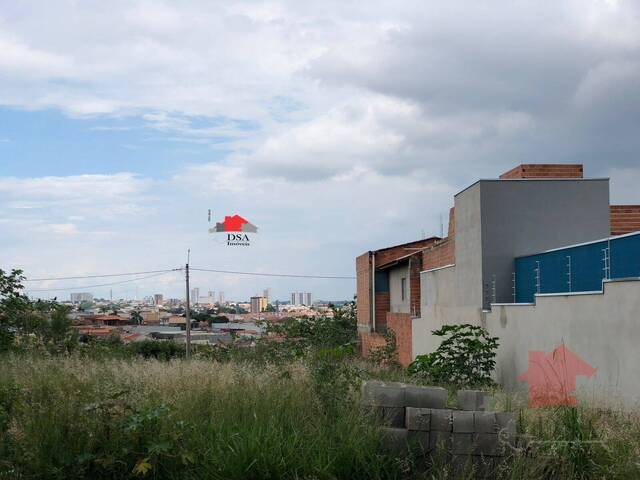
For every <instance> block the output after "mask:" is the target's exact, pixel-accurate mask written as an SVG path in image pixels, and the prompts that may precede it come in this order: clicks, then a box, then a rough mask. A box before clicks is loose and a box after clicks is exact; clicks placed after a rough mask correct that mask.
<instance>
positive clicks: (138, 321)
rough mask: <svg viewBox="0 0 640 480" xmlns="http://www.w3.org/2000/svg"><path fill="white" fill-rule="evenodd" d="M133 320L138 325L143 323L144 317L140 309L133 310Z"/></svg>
mask: <svg viewBox="0 0 640 480" xmlns="http://www.w3.org/2000/svg"><path fill="white" fill-rule="evenodd" d="M131 320H132V321H133V322H134V323H135V324H136V325H142V322H143V321H144V318H143V317H142V313H141V312H140V310H134V311H133V312H131Z"/></svg>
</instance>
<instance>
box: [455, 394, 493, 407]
mask: <svg viewBox="0 0 640 480" xmlns="http://www.w3.org/2000/svg"><path fill="white" fill-rule="evenodd" d="M489 397H490V395H489V394H488V393H487V392H483V391H482V390H458V392H457V395H456V399H457V403H458V408H459V409H460V410H481V411H484V410H486V409H487V407H488V403H489Z"/></svg>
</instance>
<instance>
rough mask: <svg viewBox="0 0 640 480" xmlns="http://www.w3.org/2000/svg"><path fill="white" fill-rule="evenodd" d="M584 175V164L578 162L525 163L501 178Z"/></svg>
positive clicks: (571, 176) (573, 176) (572, 176)
mask: <svg viewBox="0 0 640 480" xmlns="http://www.w3.org/2000/svg"><path fill="white" fill-rule="evenodd" d="M582 175H583V168H582V165H580V164H576V163H523V164H522V165H518V166H517V167H514V168H512V169H511V170H509V171H508V172H505V173H503V174H502V175H500V178H502V179H510V178H582Z"/></svg>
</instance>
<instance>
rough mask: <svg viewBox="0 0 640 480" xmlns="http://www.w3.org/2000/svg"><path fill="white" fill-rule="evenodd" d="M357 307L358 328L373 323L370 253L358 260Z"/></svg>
mask: <svg viewBox="0 0 640 480" xmlns="http://www.w3.org/2000/svg"><path fill="white" fill-rule="evenodd" d="M356 296H357V297H356V306H357V307H358V313H357V319H358V326H360V327H363V328H365V327H367V326H369V325H370V323H371V299H370V296H371V262H370V254H369V252H367V253H365V254H362V255H360V256H359V257H357V258H356Z"/></svg>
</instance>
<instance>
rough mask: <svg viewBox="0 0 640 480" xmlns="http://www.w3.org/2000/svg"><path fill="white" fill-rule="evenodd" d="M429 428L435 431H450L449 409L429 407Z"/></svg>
mask: <svg viewBox="0 0 640 480" xmlns="http://www.w3.org/2000/svg"><path fill="white" fill-rule="evenodd" d="M431 430H432V431H433V430H435V431H436V432H451V431H452V421H451V410H447V409H444V410H441V409H437V408H433V409H431Z"/></svg>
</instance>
